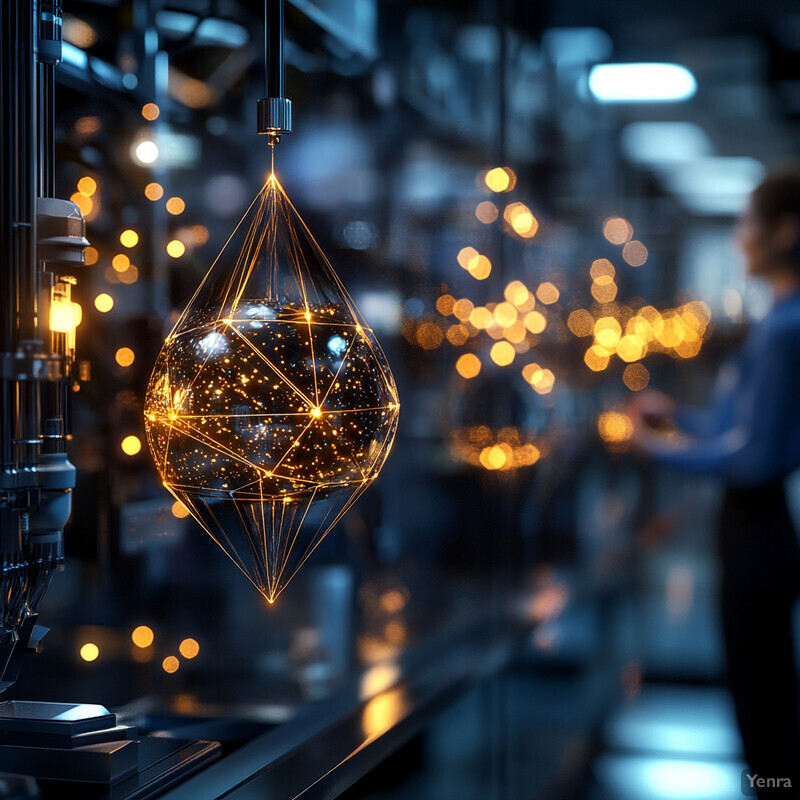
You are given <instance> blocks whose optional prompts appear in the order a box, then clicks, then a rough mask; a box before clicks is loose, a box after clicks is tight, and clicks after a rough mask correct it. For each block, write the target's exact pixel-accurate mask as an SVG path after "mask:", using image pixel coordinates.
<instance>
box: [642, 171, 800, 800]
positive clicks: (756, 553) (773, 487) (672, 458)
mask: <svg viewBox="0 0 800 800" xmlns="http://www.w3.org/2000/svg"><path fill="white" fill-rule="evenodd" d="M738 242H739V245H740V247H741V249H742V251H743V252H744V256H745V260H746V262H747V271H748V274H749V275H751V276H754V277H759V278H762V279H764V280H766V281H767V282H768V283H769V285H770V286H771V288H772V291H773V294H774V305H773V308H772V310H771V311H770V313H769V314H768V315H767V316H766V317H764V318H763V319H762V320H760V321H759V322H758V323H756V324H755V325H754V326H753V328H752V329H751V331H750V333H749V335H748V337H747V340H746V342H745V345H744V348H743V349H742V351H741V353H740V354H739V356H738V358H737V359H735V361H734V362H733V363H732V364H731V365H730V366H729V367H727V368H726V369H724V370H723V371H722V372H721V373H720V376H719V380H718V385H717V390H716V392H715V397H714V400H713V403H712V405H711V407H710V408H709V409H708V410H706V411H699V410H691V409H683V408H678V407H676V406H675V404H674V403H673V401H672V400H671V399H670V398H668V397H667V396H666V395H663V394H660V393H657V392H645V393H643V395H642V396H641V397H639V398H637V399H636V400H635V401H634V402H633V404H632V406H631V413H632V416H633V418H634V443H635V444H636V445H637V446H638V449H639V450H640V451H642V452H644V453H645V454H646V455H648V456H649V457H650V458H652V459H653V460H654V461H656V462H658V463H661V464H664V465H667V466H671V467H674V468H676V469H679V470H681V471H683V472H686V473H692V474H698V475H714V476H717V477H720V478H722V479H723V481H724V483H725V491H724V497H723V501H722V507H721V509H720V512H719V522H718V526H717V548H718V553H719V557H720V561H721V581H720V610H721V613H722V629H723V637H724V643H725V652H726V667H727V676H728V683H729V687H730V690H731V692H732V694H733V699H734V703H735V707H736V716H737V721H738V724H739V730H740V732H741V736H742V742H743V745H744V752H745V758H746V760H747V763H748V765H749V767H750V774H753V773H754V772H757V773H758V774H759V776H760V777H763V778H775V779H790V780H791V786H792V787H793V788H792V789H786V788H785V784H783V785H781V788H776V789H774V790H769V789H768V790H763V793H760V794H759V797H773V796H774V797H783V798H787V797H798V796H800V792H799V787H800V770H799V769H798V763H800V729H799V725H798V689H797V673H796V665H795V658H794V641H793V636H792V609H793V605H794V602H795V600H796V598H797V595H798V592H799V591H800V547H799V546H798V538H797V535H796V532H795V529H794V525H793V523H792V519H791V517H790V514H789V510H788V508H787V504H786V496H785V493H784V486H783V482H784V479H785V478H786V477H787V476H788V475H789V474H790V473H791V472H793V471H794V470H795V469H797V468H799V467H800V171H797V172H784V173H780V174H775V175H773V176H770V177H768V178H767V179H766V180H765V181H764V182H763V183H762V184H761V185H760V186H759V187H758V188H757V189H756V190H755V191H754V192H753V194H752V196H751V199H750V204H749V208H748V210H747V212H746V213H745V214H744V216H743V217H742V219H741V221H740V223H739V228H738ZM657 430H658V431H662V432H657ZM665 430H666V431H669V432H668V433H663V431H665Z"/></svg>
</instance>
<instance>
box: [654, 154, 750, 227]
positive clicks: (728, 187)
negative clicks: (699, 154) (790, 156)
mask: <svg viewBox="0 0 800 800" xmlns="http://www.w3.org/2000/svg"><path fill="white" fill-rule="evenodd" d="M660 174H661V175H662V176H663V179H664V182H665V184H666V186H667V188H668V189H669V190H670V191H671V192H672V193H673V194H674V195H676V196H677V197H678V199H679V200H680V201H681V203H683V205H684V206H685V207H686V208H687V209H689V210H690V211H694V212H696V213H698V214H721V215H736V214H740V213H741V212H742V211H744V209H745V206H746V205H747V200H748V197H749V195H750V192H752V191H753V189H755V188H756V186H758V184H759V183H760V182H761V181H762V180H763V178H764V175H765V174H766V169H765V168H764V165H763V164H762V163H761V162H760V161H758V160H757V159H755V158H745V157H743V158H723V157H712V158H699V159H697V160H696V161H690V162H687V163H683V164H675V165H672V166H670V167H668V168H666V169H664V170H660Z"/></svg>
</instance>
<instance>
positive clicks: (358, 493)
mask: <svg viewBox="0 0 800 800" xmlns="http://www.w3.org/2000/svg"><path fill="white" fill-rule="evenodd" d="M368 486H369V483H365V484H364V485H363V486H361V487H360V488H359V489H357V490H356V491H355V492H354V493H353V495H352V497H351V498H350V499H349V500H348V501H347V502H346V503H345V505H344V506H343V507H342V509H341V511H340V512H339V513H338V514H337V515H336V518H335V519H334V520H333V522H331V524H330V525H328V527H327V528H326V529H325V531H324V533H323V534H322V535H321V536H320V537H319V538H318V539H317V541H316V542H314V544H313V547H310V549H308V550H307V552H306V553H305V554H304V556H303V558H302V560H301V561H300V563H299V564H298V565H297V567H295V570H294V572H292V574H291V575H290V576H289V577H288V578H287V579H286V582H285V583H284V584H283V586H282V587H281V588H280V589H279V590H278V594H280V592H282V591H283V589H285V588H286V587H287V586H288V585H289V584H290V583H291V582H292V580H293V579H294V576H295V575H297V573H298V572H299V571H300V568H301V567H302V566H303V564H305V563H306V561H308V559H309V558H310V557H311V554H312V553H313V552H314V551H315V550H316V549H317V547H319V545H320V543H321V542H322V540H323V539H324V538H325V537H326V536H327V535H328V534H329V533H330V531H331V529H332V528H333V527H334V525H336V524H337V523H338V522H339V520H340V519H341V518H342V517H343V516H344V515H345V514H346V513H347V512H348V511H349V510H350V509H351V508H352V506H353V504H354V503H355V502H356V500H357V499H358V498H359V497H361V495H362V494H363V493H364V491H365V490H366V489H367V487H368ZM329 513H330V512H329ZM325 516H326V517H327V514H326V515H325ZM324 522H325V520H324V519H323V522H322V524H324ZM322 524H321V525H320V528H321V527H322ZM312 542H313V539H312ZM275 596H276V597H277V596H278V595H275Z"/></svg>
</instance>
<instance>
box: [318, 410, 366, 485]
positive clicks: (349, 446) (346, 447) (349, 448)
mask: <svg viewBox="0 0 800 800" xmlns="http://www.w3.org/2000/svg"><path fill="white" fill-rule="evenodd" d="M320 419H322V421H323V422H324V423H325V424H326V425H327V426H328V427H329V428H330V429H331V430H336V428H334V427H333V425H331V424H330V422H328V420H326V419H325V418H324V417H320ZM354 446H355V442H342V443H341V449H342V450H344V451H345V453H347V452H349V453H350V459H351V461H352V462H353V463H354V464H355V465H356V467H357V469H358V471H359V472H360V473H361V477H362V478H366V477H367V476H366V475H365V474H364V470H363V469H361V465H360V464H359V463H358V461H357V460H356V457H355V455H354V454H353V447H354ZM345 458H346V456H345Z"/></svg>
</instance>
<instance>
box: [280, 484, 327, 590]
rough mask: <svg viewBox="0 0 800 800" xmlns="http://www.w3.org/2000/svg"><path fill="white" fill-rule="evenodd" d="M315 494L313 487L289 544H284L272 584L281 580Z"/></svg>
mask: <svg viewBox="0 0 800 800" xmlns="http://www.w3.org/2000/svg"><path fill="white" fill-rule="evenodd" d="M316 495H317V490H316V489H314V491H313V492H312V493H311V497H310V498H309V500H308V502H307V503H306V510H305V511H304V512H303V516H302V518H301V519H300V523H299V524H298V526H297V527H296V528H295V531H294V536H293V538H292V541H291V544H289V546H288V548H287V547H285V546H284V553H285V555H284V557H283V558H282V562H283V565H282V566H281V571H280V572H279V573H278V575H277V576H276V578H275V581H274V585H275V586H276V587H277V586H278V585H280V580H281V577H282V576H283V571H284V570H285V569H286V565H287V564H288V563H289V556H290V555H291V554H292V550H293V549H294V543H295V542H296V541H297V536H298V534H299V533H300V529H301V528H302V527H303V523H304V522H305V521H306V517H307V516H308V512H309V509H310V508H311V506H312V504H313V503H314V498H315V497H316ZM292 522H294V520H292ZM290 532H291V528H290ZM286 538H287V540H288V538H289V537H288V536H287V537H286Z"/></svg>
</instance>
